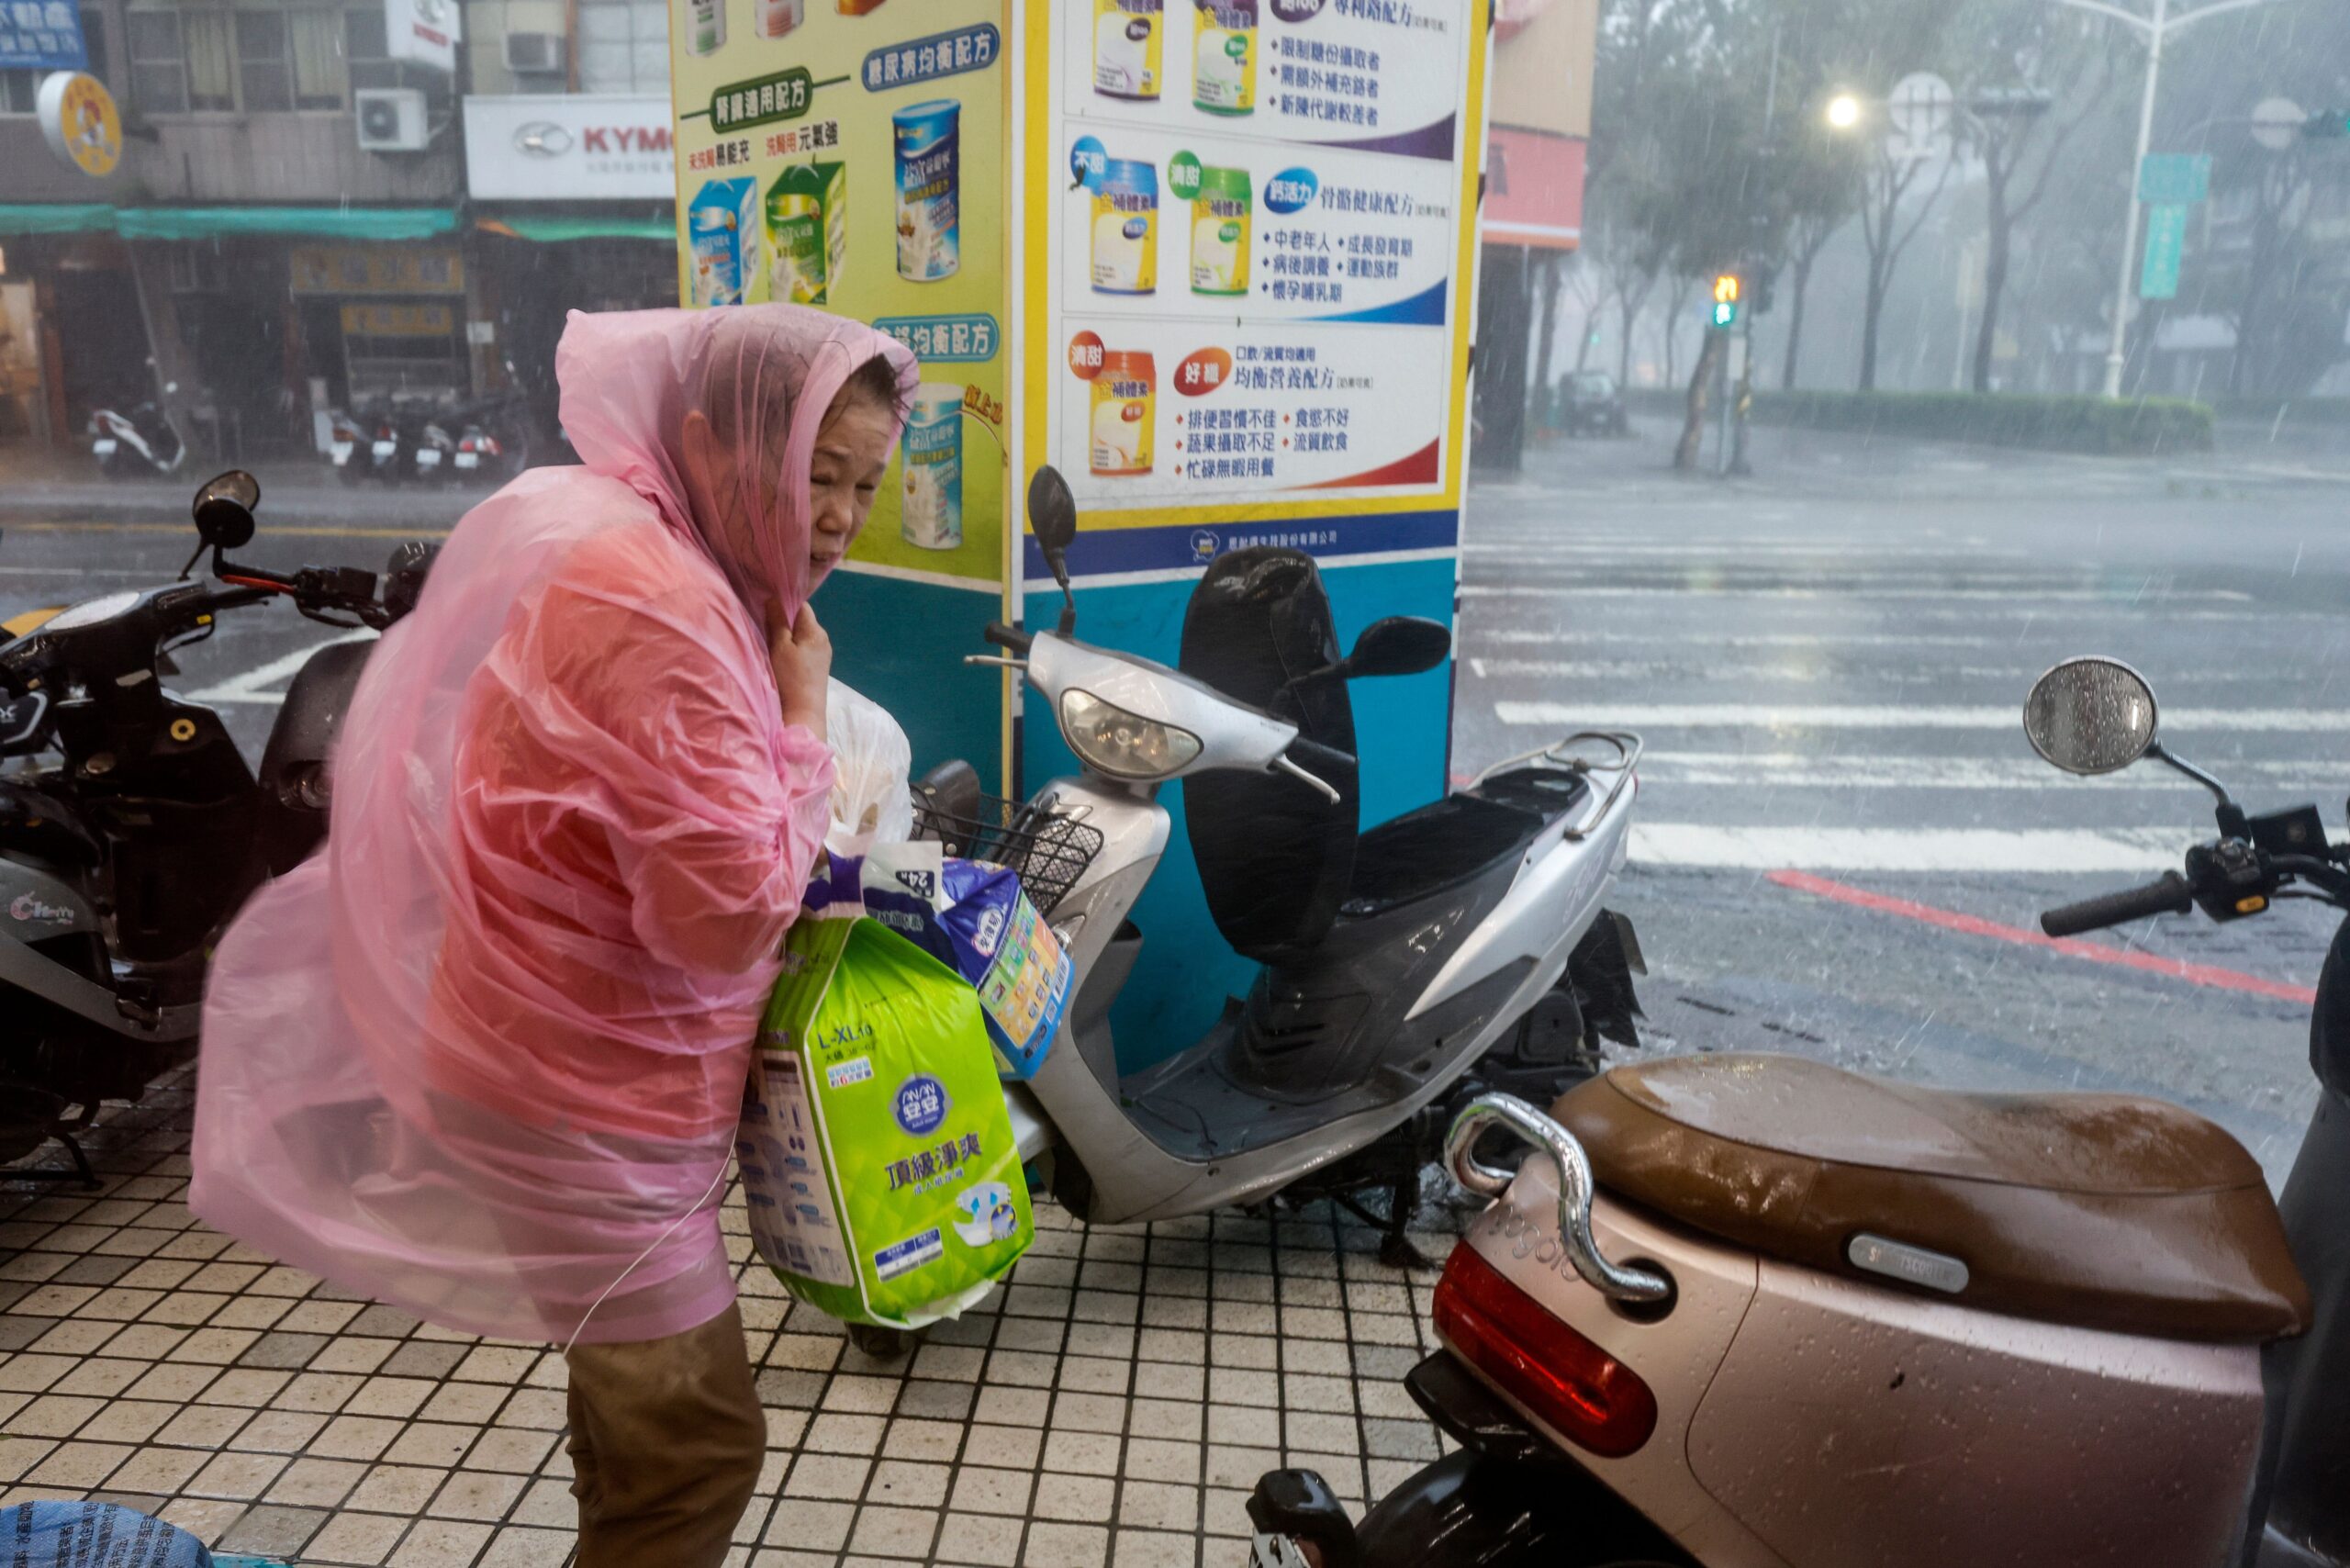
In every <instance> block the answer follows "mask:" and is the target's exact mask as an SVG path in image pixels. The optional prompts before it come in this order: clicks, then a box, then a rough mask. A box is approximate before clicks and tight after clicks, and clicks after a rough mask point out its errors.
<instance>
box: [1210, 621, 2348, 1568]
mask: <svg viewBox="0 0 2350 1568" xmlns="http://www.w3.org/2000/svg"><path fill="white" fill-rule="evenodd" d="M2024 727H2025V732H2026V734H2027V735H2028V736H2029V737H2030V739H2031V744H2032V745H2033V746H2034V747H2035V748H2036V749H2037V750H2038V751H2039V752H2040V754H2041V755H2042V756H2043V757H2045V758H2046V759H2047V760H2048V761H2050V762H2051V763H2053V764H2054V765H2055V766H2056V767H2060V768H2063V769H2065V771H2067V772H2071V773H2076V774H2101V773H2109V772H2112V771H2115V770H2116V769H2119V768H2121V767H2128V766H2129V765H2131V764H2132V763H2133V762H2135V761H2137V760H2139V759H2140V758H2141V757H2149V756H2150V757H2153V758H2154V759H2155V760H2157V761H2160V762H2163V763H2165V764H2167V765H2169V766H2170V767H2175V768H2177V769H2178V770H2179V771H2181V772H2183V773H2185V774H2187V775H2188V777H2190V778H2195V779H2196V780H2198V781H2199V782H2200V783H2202V784H2203V785H2204V786H2206V787H2207V788H2209V789H2210V790H2211V791H2212V792H2213V793H2214V794H2215V795H2216V796H2217V797H2218V801H2219V805H2218V812H2217V816H2218V822H2219V829H2220V835H2219V838H2218V841H2217V842H2216V843H2212V844H2210V845H2205V846H2199V847H2197V848H2195V849H2192V850H2190V851H2189V852H2188V856H2187V858H2186V866H2185V870H2184V874H2183V875H2181V874H2178V873H2173V874H2171V875H2169V876H2166V877H2165V878H2163V879H2161V880H2160V881H2157V882H2155V883H2154V884H2152V885H2151V886H2148V887H2144V888H2138V889H2133V890H2130V891H2127V892H2121V893H2115V894H2111V895H2109V896H2106V897H2103V898H2098V899H2091V900H2089V901H2087V902H2084V903H2078V904H2074V905H2070V906H2068V907H2066V908H2064V909H2058V910H2053V911H2051V912H2049V913H2047V914H2045V915H2043V916H2042V928H2043V929H2044V930H2046V931H2047V933H2048V934H2049V935H2052V936H2065V935H2076V934H2078V933H2081V932H2085V931H2090V930H2095V929H2098V928H2100V927H2104V926H2110V925H2117V924H2122V923H2124V922H2127V921H2133V920H2138V919H2142V918H2143V917H2146V916H2149V915H2154V914H2159V913H2185V912H2187V911H2188V910H2190V909H2200V910H2202V911H2203V913H2205V914H2207V915H2208V916H2210V918H2212V919H2213V920H2219V921H2233V920H2240V919H2244V918H2247V917H2249V916H2253V915H2256V914H2259V913H2263V912H2265V911H2267V910H2268V909H2270V908H2272V907H2273V906H2274V905H2275V903H2276V902H2277V900H2279V899H2286V898H2311V899H2316V900H2319V901H2321V902H2326V903H2330V904H2332V905H2333V906H2334V907H2336V908H2339V909H2344V910H2350V846H2344V845H2333V844H2329V843H2328V842H2327V839H2326V835H2325V831H2324V827H2323V824H2322V822H2321V821H2320V818H2319V815H2318V812H2317V809H2316V808H2315V807H2313V806H2300V807H2296V808H2294V809H2291V810H2288V811H2280V812H2268V813H2266V814H2262V815H2256V816H2255V815H2251V814H2248V813H2247V812H2244V809H2243V808H2242V807H2241V806H2239V805H2238V804H2237V803H2236V802H2235V801H2234V800H2233V798H2232V797H2231V796H2230V795H2229V793H2228V791H2227V790H2226V789H2225V788H2224V787H2223V786H2222V785H2221V783H2220V782H2219V781H2218V780H2217V779H2215V778H2212V777H2211V776H2210V774H2208V773H2206V772H2204V771H2203V770H2201V769H2200V768H2198V767H2194V766H2193V765H2192V764H2190V763H2188V762H2186V761H2184V760H2183V759H2181V758H2179V757H2177V756H2174V755H2173V754H2172V753H2170V752H2169V751H2167V750H2166V749H2165V747H2164V746H2163V745H2162V743H2161V741H2160V740H2159V738H2158V737H2157V734H2156V708H2155V702H2154V693H2153V692H2152V690H2151V689H2148V688H2147V686H2146V684H2145V683H2144V681H2143V680H2142V679H2141V678H2139V677H2138V675H2137V674H2136V673H2135V672H2134V671H2132V670H2131V669H2130V668H2128V666H2123V665H2121V664H2119V663H2116V662H2115V661H2112V660H2109V659H2076V660H2072V661H2069V662H2067V663H2065V664H2063V665H2059V666H2056V668H2054V669H2053V670H2052V671H2050V672H2049V673H2048V674H2047V675H2046V676H2044V677H2043V678H2042V679H2041V681H2040V682H2039V684H2038V685H2036V686H2035V687H2034V688H2033V689H2032V691H2031V697H2030V699H2029V700H2028V701H2027V703H2026V705H2025V710H2024ZM2311 1066H2312V1067H2313V1068H2314V1070H2316V1073H2317V1076H2318V1079H2319V1081H2320V1084H2321V1086H2322V1092H2321V1094H2320V1096H2319V1103H2318V1107H2317V1112H2316V1114H2315V1116H2314V1117H2313V1118H2312V1119H2311V1123H2310V1126H2309V1128H2308V1131H2307V1133H2306V1135H2305V1137H2304V1140H2303V1142H2302V1145H2301V1148H2300V1156H2299V1158H2298V1159H2297V1161H2296V1163H2295V1164H2294V1167H2293V1170H2292V1173H2291V1175H2290V1177H2289V1178H2288V1182H2287V1183H2286V1186H2285V1192H2284V1197H2283V1200H2282V1204H2281V1213H2280V1205H2279V1204H2277V1203H2275V1202H2272V1201H2271V1199H2270V1197H2269V1193H2268V1187H2267V1183H2266V1180H2265V1178H2264V1177H2263V1174H2262V1171H2261V1169H2260V1167H2259V1165H2258V1164H2257V1163H2255V1161H2254V1160H2253V1159H2252V1157H2251V1156H2250V1155H2249V1154H2247V1153H2246V1152H2245V1151H2244V1148H2242V1147H2241V1146H2240V1145H2239V1144H2237V1143H2236V1141H2235V1140H2234V1139H2233V1138H2232V1137H2229V1136H2228V1135H2227V1134H2226V1133H2225V1132H2223V1131H2222V1130H2221V1129H2220V1128H2219V1127H2217V1126H2213V1125H2212V1124H2210V1122H2207V1121H2205V1120H2203V1119H2202V1118H2200V1117H2199V1116H2196V1115H2194V1114H2190V1113H2188V1112H2187V1111H2184V1110H2181V1109H2179V1108H2177V1107H2176V1106H2172V1105H2167V1104H2165V1103H2161V1102H2159V1101H2155V1100H2149V1099H2141V1098H2135V1097H2132V1096H2125V1095H2113V1094H2001V1095H1988V1094H1962V1093H1953V1092H1945V1091H1937V1090H1930V1089H1921V1088H1917V1087H1914V1086H1911V1085H1907V1084H1895V1083H1891V1082H1886V1081H1878V1080H1873V1079H1869V1078H1865V1077H1863V1076H1861V1075H1858V1074H1853V1073H1848V1072H1842V1071H1839V1070H1835V1069H1832V1068H1829V1067H1825V1066H1822V1065H1819V1064H1817V1063H1813V1062H1809V1061H1806V1060H1801V1059H1797V1058H1779V1057H1770V1056H1708V1057H1684V1058H1673V1059H1670V1060H1664V1061H1658V1062H1651V1063H1646V1064H1641V1065H1639V1066H1635V1067H1622V1068H1617V1069H1616V1070H1613V1071H1611V1072H1609V1073H1608V1074H1606V1076H1605V1077H1602V1078H1600V1079H1597V1080H1595V1081H1591V1082H1588V1083H1585V1084H1583V1085H1582V1086H1581V1087H1579V1088H1577V1089H1576V1090H1574V1091H1573V1092H1571V1093H1569V1094H1568V1095H1567V1096H1565V1097H1564V1098H1563V1099H1561V1101H1560V1102H1559V1103H1557V1105H1556V1106H1554V1107H1553V1109H1552V1110H1551V1112H1550V1114H1547V1115H1546V1114H1543V1113H1542V1112H1540V1111H1538V1110H1536V1109H1535V1108H1534V1107H1533V1106H1531V1105H1529V1104H1527V1103H1524V1102H1522V1101H1518V1100H1516V1099H1512V1098H1509V1097H1506V1096H1500V1095H1495V1096H1489V1097H1485V1098H1483V1099H1481V1100H1479V1101H1477V1102H1476V1103H1473V1104H1472V1105H1471V1106H1470V1107H1469V1109H1468V1110H1467V1111H1465V1112H1464V1113H1463V1114H1462V1116H1461V1117H1460V1121H1459V1122H1458V1123H1457V1124H1456V1126H1455V1128H1454V1131H1453V1134H1452V1137H1451V1139H1450V1144H1449V1159H1450V1163H1451V1166H1452V1169H1453V1170H1454V1171H1455V1173H1456V1174H1457V1175H1458V1176H1459V1178H1460V1181H1461V1182H1462V1183H1463V1184H1464V1185H1466V1186H1468V1187H1470V1188H1471V1189H1472V1190H1474V1191H1478V1192H1483V1193H1500V1198H1499V1201H1498V1202H1496V1203H1495V1204H1493V1205H1492V1206H1491V1207H1489V1208H1488V1209H1487V1210H1485V1212H1484V1213H1483V1215H1481V1216H1480V1217H1479V1218H1478V1219H1477V1220H1476V1221H1475V1222H1474V1224H1472V1226H1471V1227H1470V1229H1469V1232H1468V1235H1467V1237H1466V1238H1464V1239H1463V1240H1462V1242H1461V1243H1460V1246H1459V1247H1458V1248H1456V1249H1454V1251H1453V1253H1452V1256H1451V1259H1450V1260H1449V1262H1448V1263H1447V1265H1446V1268H1445V1272H1444V1276H1443V1279H1442V1281H1441V1282H1439V1284H1438V1287H1437V1292H1436V1299H1435V1311H1434V1319H1435V1326H1436V1329H1437V1334H1438V1338H1439V1339H1440V1340H1441V1341H1442V1343H1443V1346H1444V1348H1443V1349H1442V1350H1439V1351H1438V1353H1437V1354H1435V1355H1434V1356H1431V1357H1430V1358H1428V1359H1427V1361H1424V1362H1422V1363H1421V1364H1420V1365H1419V1366H1418V1367H1417V1368H1416V1369H1415V1370H1414V1371H1413V1372H1411V1374H1410V1375H1409V1376H1408V1378H1407V1379H1406V1386H1407V1387H1408V1388H1409V1390H1410V1392H1411V1393H1412V1394H1413V1396H1414V1398H1415V1399H1416V1401H1417V1402H1418V1403H1419V1405H1420V1406H1421V1407H1422V1408H1423V1409H1425V1410H1426V1411H1427V1413H1428V1415H1429V1416H1430V1417H1432V1418H1433V1419H1434V1420H1435V1421H1436V1422H1437V1424H1438V1426H1439V1427H1441V1428H1443V1429H1444V1430H1445V1431H1446V1432H1447V1433H1448V1434H1449V1435H1450V1436H1451V1437H1452V1438H1453V1439H1455V1440H1456V1441H1457V1442H1459V1443H1460V1451H1458V1452H1456V1453H1454V1454H1452V1455H1451V1456H1450V1457H1449V1458H1447V1459H1444V1460H1441V1461H1439V1462H1437V1463H1435V1464H1433V1465H1431V1466H1429V1467H1428V1468H1427V1469H1426V1470H1424V1471H1422V1472H1420V1473H1418V1474H1417V1475H1416V1476H1414V1477H1413V1478H1412V1479H1410V1480H1408V1481H1406V1482H1404V1484H1402V1485H1400V1486H1398V1487H1397V1488H1395V1489H1394V1490H1393V1492H1391V1493H1390V1494H1389V1495H1387V1496H1386V1497H1385V1498H1383V1499H1382V1500H1381V1501H1380V1502H1378V1504H1377V1505H1376V1506H1373V1507H1372V1508H1371V1512H1370V1514H1369V1515H1368V1516H1367V1517H1366V1518H1364V1520H1363V1522H1362V1525H1361V1527H1360V1529H1356V1528H1354V1527H1352V1526H1351V1525H1349V1524H1348V1521H1347V1518H1346V1516H1345V1514H1344V1512H1343V1510H1341V1509H1340V1508H1338V1506H1337V1502H1336V1500H1335V1499H1334V1498H1333V1497H1332V1496H1331V1495H1330V1493H1329V1489H1328V1488H1327V1487H1326V1486H1325V1485H1323V1484H1322V1483H1321V1481H1320V1479H1319V1478H1318V1477H1315V1476H1314V1475H1312V1474H1311V1473H1306V1472H1296V1471H1292V1472H1277V1473H1273V1474H1270V1475H1268V1476H1266V1477H1265V1478H1264V1480H1263V1481H1262V1482H1261V1483H1260V1484H1259V1486H1258V1488H1257V1490H1256V1493H1255V1494H1254V1495H1253V1496H1252V1498H1251V1499H1250V1503H1249V1511H1250V1514H1251V1516H1252V1518H1253V1519H1254V1520H1255V1522H1256V1524H1257V1526H1258V1529H1259V1531H1261V1532H1262V1533H1261V1534H1260V1535H1259V1538H1258V1540H1257V1542H1256V1546H1255V1561H1256V1562H1258V1563H1259V1564H1262V1565H1265V1568H1274V1565H1282V1568H1287V1565H1291V1564H1294V1563H1296V1562H1299V1561H1300V1560H1301V1559H1302V1558H1304V1555H1305V1551H1304V1548H1307V1547H1310V1548H1311V1550H1312V1552H1313V1554H1314V1555H1315V1557H1317V1558H1318V1560H1319V1562H1320V1563H1321V1564H1322V1565H1323V1568H1386V1565H1390V1564H1410V1565H1411V1568H1455V1565H1465V1564H1470V1563H1474V1564H1478V1565H1479V1568H1514V1565H1525V1568H1534V1565H1539V1568H1572V1565H1575V1564H1598V1563H1622V1564H1630V1563H1641V1564H1650V1563H1673V1564H1684V1565H1689V1564H1705V1565H1707V1568H1724V1565H1729V1564H1741V1565H1743V1564H1758V1565H1761V1564H1768V1565H1771V1568H1788V1565H1795V1568H1843V1565H1852V1568H1858V1565H1861V1564H1882V1563H1887V1562H1900V1563H1903V1564H1907V1565H1915V1568H1942V1565H1944V1564H1948V1565H1953V1568H1955V1565H1959V1564H1968V1565H1973V1564H1982V1563H1991V1562H2031V1563H2052V1564H2053V1563H2064V1564H2066V1565H2067V1568H2074V1565H2079V1564H2087V1563H2113V1564H2125V1563H2126V1564H2132V1565H2136V1564H2170V1563H2176V1564H2195V1565H2198V1568H2207V1565H2210V1564H2215V1563H2220V1562H2237V1563H2240V1564H2243V1565H2245V1568H2254V1565H2256V1568H2314V1565H2320V1564H2340V1563H2344V1562H2350V1485H2346V1484H2345V1478H2350V1421H2345V1420H2344V1412H2343V1399H2344V1391H2345V1390H2346V1389H2350V1221H2345V1219H2344V1212H2345V1211H2344V1207H2343V1194H2344V1193H2345V1192H2350V922H2345V923H2344V926H2343V928H2342V930H2341V932H2340V933H2339V934H2337V935H2336V936H2335V938H2334V944H2333V952H2332V954H2331V955H2330V957H2329V958H2328V959H2327V961H2326V964H2325V969H2324V972H2323V974H2322V977H2321V979H2320V980H2319V982H2318V996H2317V1003H2316V1014H2315V1017H2314V1019H2313V1021H2312V1025H2311ZM1495 1126H1498V1127H1502V1128H1505V1129H1507V1130H1508V1132H1509V1133H1511V1134H1512V1135H1514V1136H1515V1137H1517V1138H1519V1139H1522V1140H1523V1141H1524V1142H1526V1143H1527V1145H1528V1146H1530V1147H1531V1148H1535V1149H1538V1150H1539V1151H1541V1152H1542V1153H1543V1154H1545V1155H1547V1156H1548V1158H1547V1159H1527V1160H1526V1161H1525V1163H1524V1164H1523V1166H1522V1167H1521V1168H1520V1170H1518V1172H1517V1174H1516V1178H1515V1180H1510V1179H1508V1178H1506V1177H1505V1176H1504V1175H1503V1174H1502V1173H1500V1172H1498V1171H1494V1170H1490V1169H1488V1168H1486V1167H1485V1166H1484V1165H1483V1163H1482V1162H1481V1161H1480V1160H1479V1159H1478V1158H1477V1157H1476V1155H1475V1153H1474V1152H1473V1149H1472V1143H1473V1141H1474V1140H1475V1139H1476V1137H1478V1136H1479V1135H1480V1134H1481V1133H1483V1132H1484V1131H1485V1130H1486V1129H1488V1128H1489V1127H1495Z"/></svg>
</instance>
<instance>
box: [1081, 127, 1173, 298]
mask: <svg viewBox="0 0 2350 1568" xmlns="http://www.w3.org/2000/svg"><path fill="white" fill-rule="evenodd" d="M1093 289H1094V292H1095V293H1097V294H1151V293H1155V292H1156V291H1157V290H1158V168H1157V167H1156V166H1155V165H1153V164H1150V163H1145V162H1140V161H1138V160H1136V159H1131V158H1113V159H1111V160H1110V161H1109V162H1106V163H1104V164H1103V165H1102V183H1101V184H1100V185H1096V186H1094V187H1093Z"/></svg>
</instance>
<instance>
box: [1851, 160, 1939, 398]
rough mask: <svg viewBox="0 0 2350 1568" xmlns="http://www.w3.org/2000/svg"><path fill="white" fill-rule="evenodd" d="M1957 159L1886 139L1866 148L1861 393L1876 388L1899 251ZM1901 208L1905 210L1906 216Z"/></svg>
mask: <svg viewBox="0 0 2350 1568" xmlns="http://www.w3.org/2000/svg"><path fill="white" fill-rule="evenodd" d="M1957 163H1958V153H1957V151H1955V149H1953V150H1952V151H1945V152H1943V153H1941V154H1938V155H1931V156H1927V157H1917V156H1912V155H1909V154H1908V153H1907V152H1905V151H1904V150H1902V149H1899V148H1897V147H1895V146H1894V145H1893V144H1892V143H1891V142H1890V141H1879V142H1878V143H1877V144H1876V146H1875V147H1874V149H1872V151H1871V154H1870V158H1869V172H1868V174H1867V176H1866V177H1865V180H1864V182H1863V190H1862V196H1861V242H1862V243H1863V245H1865V246H1866V247H1867V248H1868V259H1869V265H1868V278H1867V286H1866V292H1865V294H1864V295H1863V299H1862V303H1861V384H1860V385H1861V390H1862V391H1863V392H1874V391H1875V390H1876V353H1877V336H1878V329H1879V328H1880V327H1882V326H1883V325H1884V321H1885V301H1886V296H1887V295H1889V294H1890V293H1892V292H1893V274H1894V269H1895V268H1897V267H1898V266H1899V265H1900V264H1901V252H1904V251H1906V250H1908V248H1909V241H1912V240H1915V239H1916V238H1917V237H1918V230H1920V229H1922V228H1924V227H1925V223H1926V219H1927V218H1928V217H1929V216H1930V214H1931V213H1932V212H1933V210H1934V203H1935V202H1937V201H1939V200H1941V199H1942V192H1943V191H1944V190H1946V189H1948V188H1949V186H1950V176H1951V171H1952V170H1953V168H1955V167H1956V166H1957ZM1929 164H1931V165H1932V166H1933V170H1934V177H1933V183H1932V184H1931V185H1926V186H1925V187H1924V191H1925V195H1924V196H1923V198H1922V199H1919V200H1912V199H1911V194H1912V192H1913V190H1915V189H1916V188H1918V185H1919V180H1920V178H1921V177H1922V173H1923V171H1924V170H1925V169H1926V167H1927V166H1928V165H1929ZM1905 207H1907V208H1908V211H1907V213H1906V214H1905V213H1904V210H1903V209H1904V208H1905ZM1905 218H1906V221H1905Z"/></svg>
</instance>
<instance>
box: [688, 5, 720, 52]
mask: <svg viewBox="0 0 2350 1568" xmlns="http://www.w3.org/2000/svg"><path fill="white" fill-rule="evenodd" d="M683 3H684V5H685V7H686V26H685V34H686V52H687V53H688V54H716V53H717V52H718V51H719V50H722V49H723V48H725V47H726V0H683Z"/></svg>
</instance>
